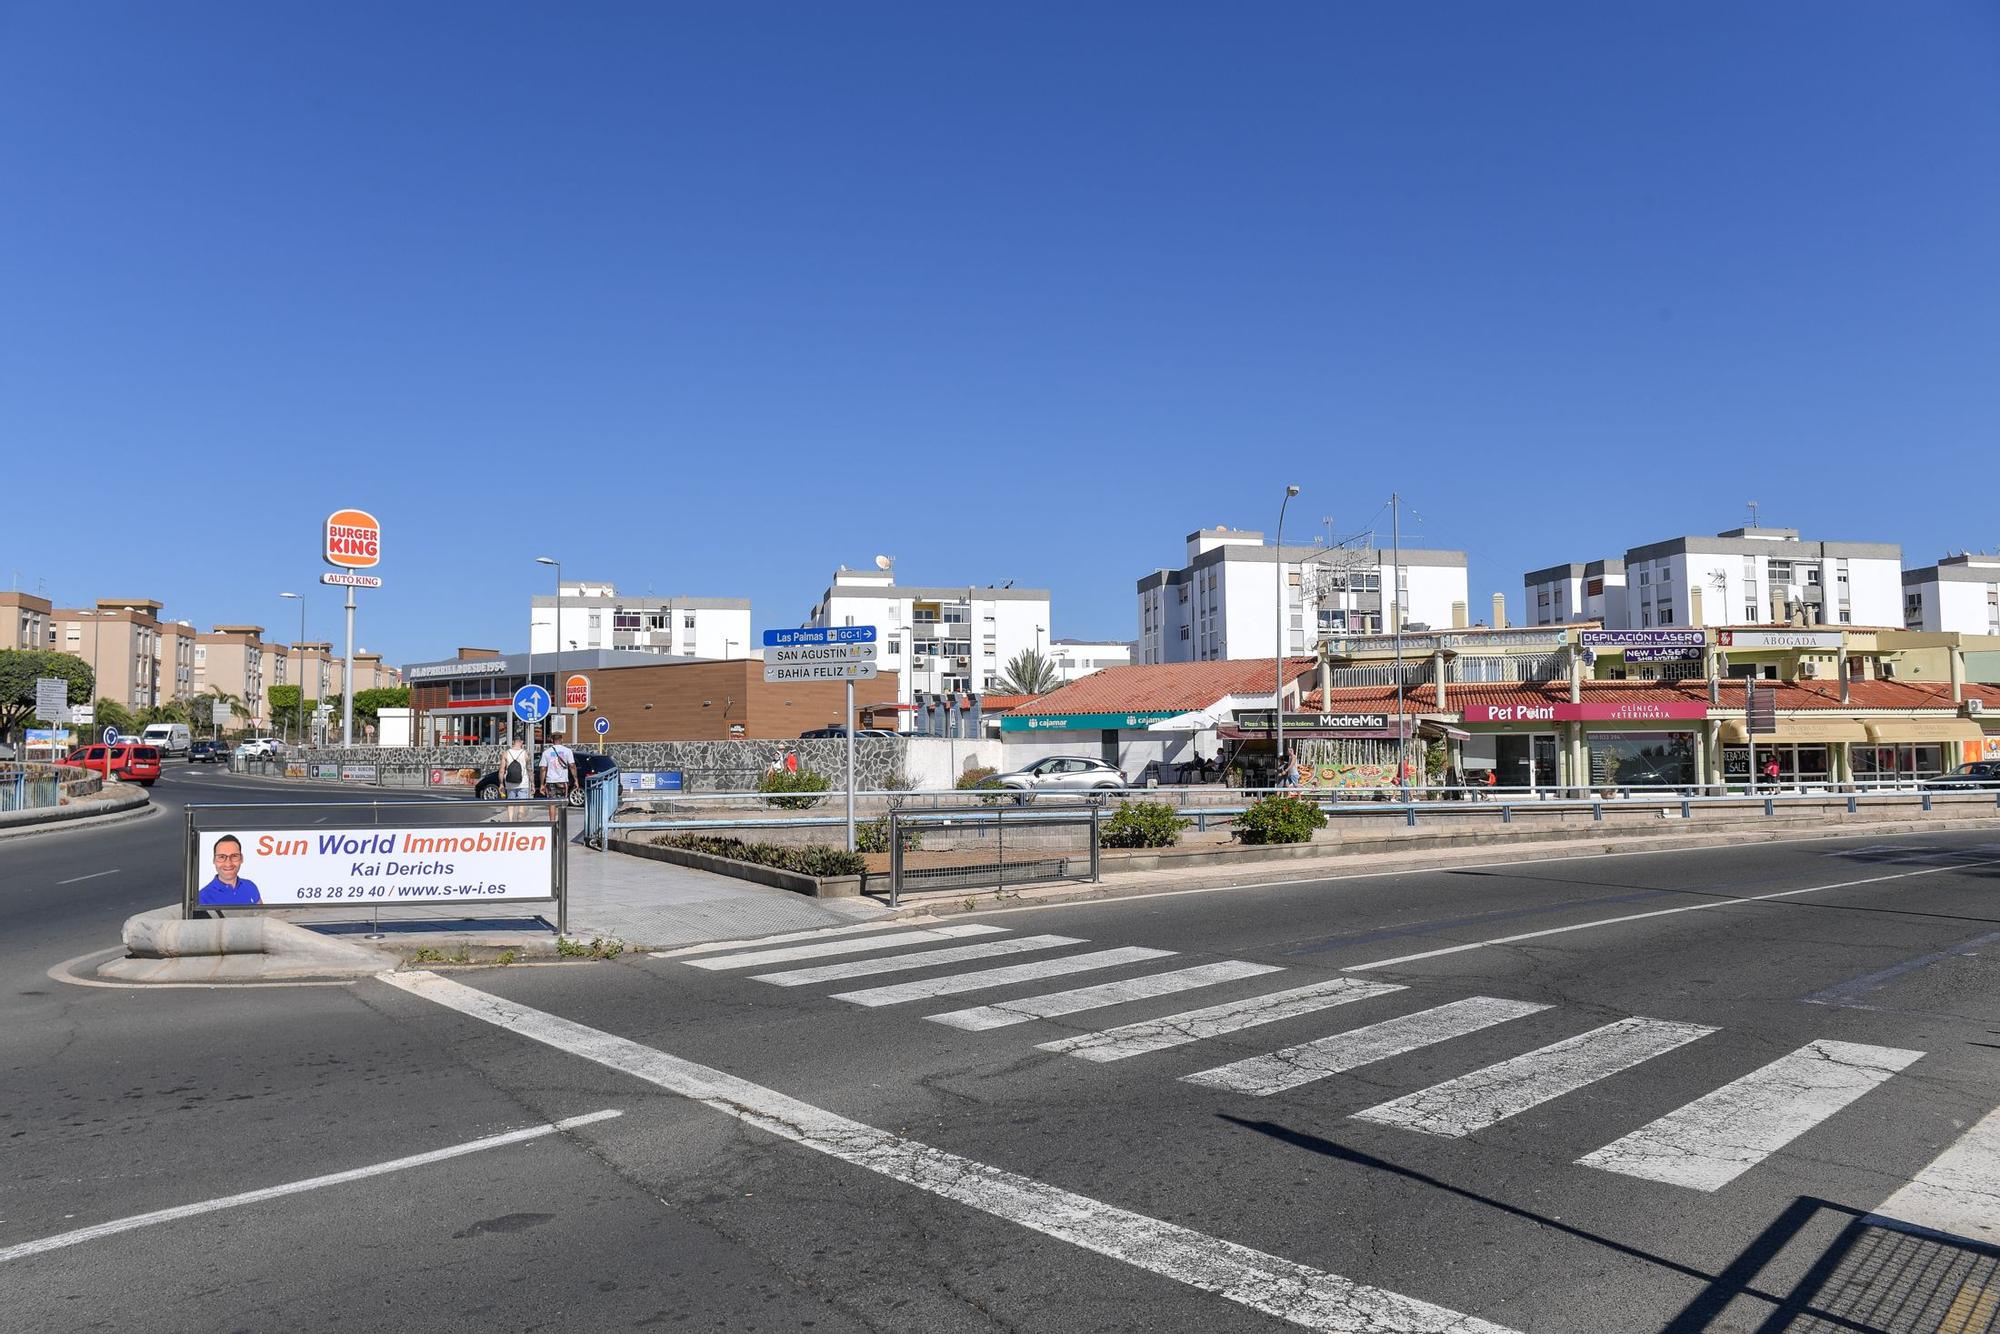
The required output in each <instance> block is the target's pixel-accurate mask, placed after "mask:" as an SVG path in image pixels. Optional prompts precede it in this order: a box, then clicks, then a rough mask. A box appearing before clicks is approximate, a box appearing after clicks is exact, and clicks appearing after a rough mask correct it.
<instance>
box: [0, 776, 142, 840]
mask: <svg viewBox="0 0 2000 1334" xmlns="http://www.w3.org/2000/svg"><path fill="white" fill-rule="evenodd" d="M120 786H123V785H122V784H121V785H120ZM157 809H158V807H155V806H154V805H153V797H152V794H151V793H149V792H147V791H146V790H145V789H144V788H137V789H135V790H133V791H132V792H130V793H125V794H120V795H114V796H112V797H111V798H109V799H108V800H105V801H86V802H79V803H77V804H74V805H70V806H57V807H54V808H53V809H43V810H33V811H8V812H6V813H5V814H0V839H9V838H27V837H30V836H32V835H35V834H54V833H60V832H62V831H63V830H65V829H93V828H97V827H99V826H102V825H107V824H116V823H118V822H119V821H121V820H134V819H138V818H140V817H141V816H145V815H150V814H152V813H153V812H154V811H155V810H157ZM22 816H26V817H28V818H26V819H22V818H20V817H22Z"/></svg>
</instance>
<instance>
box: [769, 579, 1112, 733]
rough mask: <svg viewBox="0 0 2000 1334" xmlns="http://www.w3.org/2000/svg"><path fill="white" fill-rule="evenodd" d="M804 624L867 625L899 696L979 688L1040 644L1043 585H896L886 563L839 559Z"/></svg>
mask: <svg viewBox="0 0 2000 1334" xmlns="http://www.w3.org/2000/svg"><path fill="white" fill-rule="evenodd" d="M805 624H806V625H807V626H808V627H815V628H817V627H823V626H836V625H872V626H874V627H875V628H876V634H877V638H876V645H877V647H876V652H875V660H876V663H877V668H878V670H879V671H881V672H882V673H884V674H887V673H889V672H891V671H893V672H895V673H896V675H897V678H898V679H897V685H896V700H897V702H898V703H901V704H909V703H911V702H913V701H914V699H915V697H916V692H918V691H922V692H924V693H925V694H927V695H934V694H947V693H950V692H952V691H972V692H975V693H977V694H985V693H987V692H988V691H989V690H991V689H992V688H993V681H994V680H995V678H997V677H998V676H1000V675H1001V674H1002V673H1003V672H1005V671H1006V670H1007V664H1008V662H1009V661H1011V660H1012V659H1013V658H1014V656H1015V655H1016V654H1019V653H1022V652H1025V651H1026V650H1028V649H1043V650H1046V648H1047V646H1048V642H1049V590H1048V589H1046V588H1011V587H1001V588H995V587H993V586H992V585H990V584H989V585H987V586H986V587H984V588H979V587H977V586H972V585H966V584H958V585H955V586H952V587H948V588H916V587H901V586H898V585H897V583H896V579H895V575H894V573H893V572H892V571H890V570H886V569H879V570H850V569H848V568H847V567H846V566H842V567H841V568H840V569H838V570H836V571H834V575H833V583H832V585H831V586H830V587H828V589H827V590H826V592H825V593H824V594H822V595H821V597H820V600H819V602H818V603H817V604H816V605H815V606H814V607H813V609H812V612H811V613H810V614H809V615H808V616H807V618H806V621H805ZM1092 670H1095V669H1094V668H1093V669H1092Z"/></svg>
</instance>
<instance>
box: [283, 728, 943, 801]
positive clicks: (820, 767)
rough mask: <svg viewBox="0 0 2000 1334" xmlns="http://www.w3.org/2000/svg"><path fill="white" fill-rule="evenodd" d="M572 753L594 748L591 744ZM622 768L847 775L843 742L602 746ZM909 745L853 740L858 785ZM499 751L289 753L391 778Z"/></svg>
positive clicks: (893, 780) (879, 773)
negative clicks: (788, 765)
mask: <svg viewBox="0 0 2000 1334" xmlns="http://www.w3.org/2000/svg"><path fill="white" fill-rule="evenodd" d="M577 749H579V750H583V751H594V750H596V749H597V747H596V746H594V745H592V746H581V747H578V748H577ZM604 749H605V750H606V751H607V752H608V753H609V754H610V756H611V758H612V759H614V760H616V761H618V767H619V768H621V769H678V770H680V772H681V773H682V775H683V780H682V781H683V782H684V783H685V784H686V788H685V790H686V791H689V792H736V791H744V790H747V789H749V788H753V787H755V786H756V784H757V778H758V776H759V775H760V774H762V773H763V772H764V771H765V770H766V769H767V768H769V767H770V766H771V765H772V764H773V763H774V762H777V763H781V762H783V760H784V757H785V755H786V753H787V752H795V753H796V754H797V755H798V757H799V767H800V768H801V769H810V770H812V771H813V772H815V773H821V774H825V775H826V777H827V779H828V780H829V781H830V782H831V783H832V784H833V786H835V787H840V786H842V785H843V783H844V782H845V780H846V777H847V743H846V742H844V741H614V742H612V743H611V744H610V745H608V746H606V747H604ZM905 751H906V743H905V742H904V741H903V740H902V739H901V738H900V737H862V738H859V739H857V740H856V741H855V743H854V772H855V781H856V784H857V786H858V788H859V790H861V791H864V792H865V791H871V790H880V789H882V788H884V787H887V786H892V785H899V784H900V780H901V779H902V777H903V774H904V765H905V758H906V756H905ZM501 754H502V748H501V747H499V746H402V747H392V746H349V747H341V746H330V747H322V748H320V749H317V750H313V749H300V750H293V751H289V752H287V753H286V756H285V760H286V761H287V762H289V763H292V764H301V763H303V764H372V765H374V766H376V768H377V769H379V770H381V771H383V772H384V773H385V774H388V773H405V772H407V773H411V774H415V773H420V772H427V771H429V770H431V769H478V770H479V771H481V772H482V773H483V772H485V771H486V770H489V769H495V768H498V767H499V764H500V756H501Z"/></svg>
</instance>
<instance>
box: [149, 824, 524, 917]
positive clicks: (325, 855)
mask: <svg viewBox="0 0 2000 1334" xmlns="http://www.w3.org/2000/svg"><path fill="white" fill-rule="evenodd" d="M559 852H560V849H559V848H558V847H557V846H556V831H555V829H554V827H553V826H550V825H527V824H517V825H459V826H455V827H436V826H433V827H430V828H418V829H394V828H390V829H379V828H375V827H372V826H371V827H367V828H359V829H327V828H324V827H316V828H312V829H250V830H245V831H243V832H242V833H241V834H232V833H222V832H216V833H203V834H202V835H201V848H200V854H199V859H198V861H197V862H196V863H195V865H194V866H193V867H192V868H190V869H191V871H192V874H193V877H194V880H195V884H191V885H190V886H189V888H190V889H191V890H193V900H194V902H195V904H196V905H197V906H199V907H237V908H252V907H264V908H294V907H317V906H320V905H322V904H333V903H343V904H345V903H364V904H384V903H496V902H517V901H520V900H534V899H541V900H547V899H553V898H555V896H556V893H555V867H556V857H557V855H558V854H559Z"/></svg>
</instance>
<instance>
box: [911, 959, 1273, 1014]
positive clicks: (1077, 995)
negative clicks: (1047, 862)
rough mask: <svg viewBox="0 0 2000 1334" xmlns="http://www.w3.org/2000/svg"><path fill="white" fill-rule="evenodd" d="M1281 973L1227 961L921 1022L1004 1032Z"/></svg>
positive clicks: (1268, 967) (1269, 967)
mask: <svg viewBox="0 0 2000 1334" xmlns="http://www.w3.org/2000/svg"><path fill="white" fill-rule="evenodd" d="M1283 971H1284V970H1283V969H1281V968H1279V967H1278V966H1277V965H1276V964H1268V963H1243V962H1240V961H1238V960H1235V959H1228V960H1224V961H1223V962H1221V963H1204V964H1198V965H1196V966H1195V967H1193V968H1180V969H1176V970H1174V971H1173V972H1170V973H1151V974H1149V975H1147V976H1145V977H1135V978H1131V979H1128V980H1126V981H1123V982H1100V983H1098V984H1097V985H1096V986H1093V987H1078V988H1076V989H1075V990H1074V991H1056V992H1051V993H1049V994H1048V995H1046V996H1028V997H1026V998H1024V999H1022V1000H1011V1001H1001V1002H1000V1003H999V1004H997V1005H979V1006H975V1007H974V1008H972V1009H969V1010H953V1011H951V1012H950V1013H948V1014H933V1015H926V1016H925V1018H927V1019H929V1020H930V1021H931V1022H932V1023H934V1024H949V1025H950V1026H951V1027H953V1028H967V1029H985V1028H1005V1027H1006V1026H1007V1025H1009V1024H1025V1023H1027V1022H1028V1021H1029V1020H1030V1019H1053V1018H1054V1017H1055V1016H1057V1015H1059V1014H1075V1013H1077V1012H1078V1011H1080V1010H1095V1009H1098V1008H1099V1007H1101V1006H1105V1005H1123V1004H1124V1003H1125V1002H1126V1001H1135V1000H1146V999H1149V998H1151V997H1154V996H1171V995H1173V994H1174V993H1175V992H1179V991H1192V990H1194V989H1195V988H1196V987H1212V986H1215V985H1216V984H1217V983H1220V982H1234V981H1236V980H1237V979H1238V978H1244V977H1256V976H1258V975H1260V974H1263V973H1278V972H1283Z"/></svg>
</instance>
